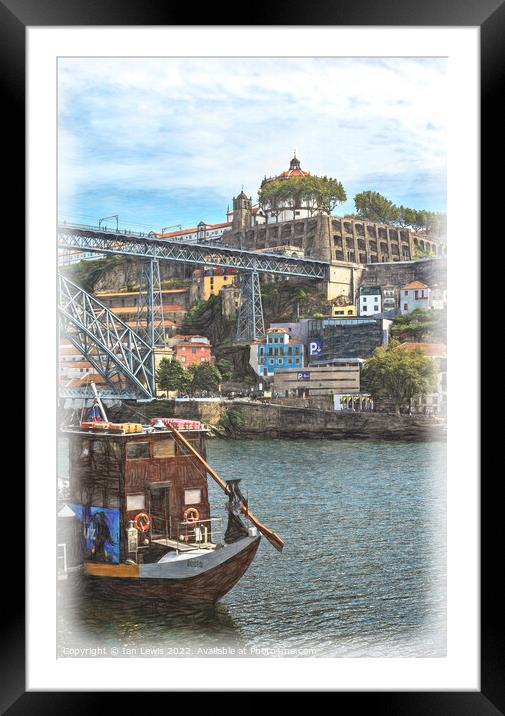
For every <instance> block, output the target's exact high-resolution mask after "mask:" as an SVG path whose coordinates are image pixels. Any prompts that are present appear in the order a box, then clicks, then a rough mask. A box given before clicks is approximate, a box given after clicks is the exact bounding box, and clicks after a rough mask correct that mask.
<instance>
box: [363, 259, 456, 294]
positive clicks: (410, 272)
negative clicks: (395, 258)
mask: <svg viewBox="0 0 505 716" xmlns="http://www.w3.org/2000/svg"><path fill="white" fill-rule="evenodd" d="M410 281H421V282H422V283H425V284H426V285H428V286H433V285H435V284H439V285H441V286H445V285H446V284H447V259H446V258H436V259H419V260H418V261H409V262H401V263H384V264H369V265H368V266H364V267H363V272H362V274H361V285H362V286H386V285H388V284H389V285H392V286H397V287H400V286H404V285H405V284H406V283H409V282H410Z"/></svg>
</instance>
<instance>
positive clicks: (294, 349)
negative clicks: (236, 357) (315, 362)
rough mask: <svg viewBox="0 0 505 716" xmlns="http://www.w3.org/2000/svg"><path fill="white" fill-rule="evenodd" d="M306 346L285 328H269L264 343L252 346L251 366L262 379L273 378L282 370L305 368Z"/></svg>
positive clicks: (257, 342) (255, 343) (259, 342)
mask: <svg viewBox="0 0 505 716" xmlns="http://www.w3.org/2000/svg"><path fill="white" fill-rule="evenodd" d="M303 361H304V346H303V343H302V342H301V341H300V340H297V339H296V338H291V337H290V335H289V332H288V331H287V330H286V329H285V328H269V329H268V330H267V335H266V338H265V340H264V341H256V342H254V343H252V344H251V347H250V357H249V364H250V365H251V367H252V369H253V370H254V372H255V373H256V375H258V376H260V377H261V378H266V379H267V380H268V379H270V378H272V377H273V376H274V374H275V373H276V371H278V370H280V369H281V368H298V369H300V368H303Z"/></svg>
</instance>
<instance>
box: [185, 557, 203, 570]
mask: <svg viewBox="0 0 505 716" xmlns="http://www.w3.org/2000/svg"><path fill="white" fill-rule="evenodd" d="M186 567H193V568H194V569H203V564H202V562H201V561H200V560H199V559H188V560H187V561H186Z"/></svg>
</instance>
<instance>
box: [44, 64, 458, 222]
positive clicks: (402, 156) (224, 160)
mask: <svg viewBox="0 0 505 716" xmlns="http://www.w3.org/2000/svg"><path fill="white" fill-rule="evenodd" d="M446 81H447V80H446V61H445V60H443V59H424V58H423V59H415V58H384V59H352V58H293V59H287V58H229V59H228V58H225V59H222V58H144V59H141V58H127V59H123V58H113V59H111V58H104V59H100V58H75V59H74V58H63V59H60V60H59V64H58V83H59V90H58V107H59V134H58V157H59V173H58V176H59V216H60V219H67V220H68V221H78V222H82V223H97V222H98V218H100V217H103V216H107V215H110V214H119V219H120V225H121V226H123V227H130V228H133V229H137V230H146V231H148V230H151V229H154V230H159V229H160V228H162V227H167V226H173V225H176V224H182V225H183V226H195V225H196V224H197V223H198V222H199V221H201V220H203V221H206V222H208V223H218V222H221V221H225V220H226V219H225V213H226V208H227V206H228V204H231V201H232V197H233V195H234V194H235V195H236V194H238V193H239V192H240V190H241V187H242V185H243V187H244V190H245V191H246V192H247V194H249V195H252V197H253V200H254V201H255V200H256V195H257V190H258V188H259V185H260V183H261V180H262V178H263V177H264V176H265V175H267V176H271V175H274V174H279V173H280V172H281V171H284V170H285V169H287V168H288V166H289V160H290V159H291V157H292V155H293V151H294V149H296V152H297V155H298V157H299V158H300V160H301V164H302V168H303V169H306V170H308V171H310V172H311V173H312V174H320V175H326V176H332V177H335V178H337V179H339V180H340V181H341V182H342V183H343V185H344V188H345V190H346V193H347V197H348V201H347V202H346V203H345V204H342V205H340V206H338V207H337V208H336V210H335V211H334V213H336V214H343V213H346V212H352V211H354V203H353V201H352V199H353V197H354V195H355V194H356V193H357V192H359V191H366V190H373V191H378V192H380V193H381V194H384V195H385V196H387V197H388V198H389V199H391V200H392V201H394V202H395V203H399V204H404V205H407V206H411V207H414V208H418V209H422V208H425V209H431V210H434V211H445V202H446V187H445V182H446V110H447V106H446V94H447V92H446Z"/></svg>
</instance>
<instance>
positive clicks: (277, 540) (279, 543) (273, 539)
mask: <svg viewBox="0 0 505 716" xmlns="http://www.w3.org/2000/svg"><path fill="white" fill-rule="evenodd" d="M165 425H166V426H167V427H168V428H169V429H170V430H171V431H172V433H173V434H174V435H175V438H176V440H178V441H179V443H180V444H181V445H184V447H185V448H186V449H187V450H189V451H190V453H191V454H192V455H194V456H195V457H196V459H197V460H198V461H199V463H200V464H201V465H202V466H203V467H204V468H205V470H206V471H207V472H208V473H209V475H210V476H211V477H212V478H213V479H214V480H215V481H216V482H217V484H218V485H219V487H220V488H221V489H222V490H223V491H224V492H225V493H226V494H227V495H228V494H229V492H230V488H229V487H228V485H227V484H226V482H225V481H224V480H223V479H222V478H221V477H219V475H218V474H217V472H216V471H215V470H213V469H212V468H211V466H210V465H209V463H208V462H206V461H205V460H204V459H203V457H202V456H201V455H200V453H199V452H197V451H196V450H195V448H194V447H193V446H192V445H191V443H190V442H188V441H187V440H186V438H185V437H184V436H183V435H181V433H180V432H179V431H178V430H177V428H174V426H173V425H171V424H170V423H169V421H168V420H167V421H166V423H165ZM240 509H241V510H242V512H243V514H244V515H245V516H246V517H247V519H249V520H250V521H251V522H252V523H253V525H254V526H255V527H257V528H258V529H259V531H260V532H261V534H262V535H264V536H265V537H266V538H267V540H268V541H269V542H270V544H272V545H273V546H274V547H275V549H277V550H279V552H282V548H283V547H284V540H283V539H282V538H281V537H279V535H278V534H277V533H276V532H274V531H273V530H271V529H269V528H268V527H266V526H265V525H264V524H263V523H261V522H260V521H259V520H258V518H257V517H255V516H254V515H253V514H252V513H251V512H249V510H248V509H247V507H246V506H245V505H244V503H243V502H242V501H240Z"/></svg>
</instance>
